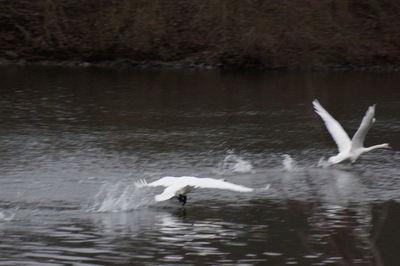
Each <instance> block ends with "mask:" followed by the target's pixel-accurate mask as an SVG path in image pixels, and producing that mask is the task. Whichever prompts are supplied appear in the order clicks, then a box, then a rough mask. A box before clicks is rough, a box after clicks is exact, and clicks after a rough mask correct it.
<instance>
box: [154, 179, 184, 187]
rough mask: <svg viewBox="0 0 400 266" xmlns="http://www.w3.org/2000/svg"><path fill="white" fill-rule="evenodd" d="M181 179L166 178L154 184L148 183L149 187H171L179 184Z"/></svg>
mask: <svg viewBox="0 0 400 266" xmlns="http://www.w3.org/2000/svg"><path fill="white" fill-rule="evenodd" d="M179 179H180V177H175V176H164V177H162V178H160V179H158V180H156V181H154V182H151V183H148V184H147V186H149V187H169V186H172V185H174V184H176V183H177V182H178V180H179Z"/></svg>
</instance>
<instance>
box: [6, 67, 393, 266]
mask: <svg viewBox="0 0 400 266" xmlns="http://www.w3.org/2000/svg"><path fill="white" fill-rule="evenodd" d="M399 84H400V75H399V74H390V73H385V74H371V73H267V74H257V73H247V74H244V73H219V72H214V71H204V72H196V71H173V70H169V71H165V70H164V71H138V70H104V69H103V70H102V69H65V68H38V67H35V68H19V67H3V68H1V71H0V97H1V98H0V121H1V127H0V144H1V146H0V170H1V172H0V265H31V264H33V265H35V264H37V265H65V264H76V265H109V264H114V265H115V264H118V265H123V264H139V265H140V264H147V265H152V264H168V265H177V264H179V265H193V264H196V265H198V264H213V265H237V264H241V265H398V263H399V261H400V252H399V250H400V229H399V228H400V227H399V224H400V204H399V202H400V174H399V173H400V163H399V162H400V152H399V151H398V149H399V148H398V147H399V146H400V134H399V132H400V120H399V117H400V87H399ZM314 98H318V99H319V100H320V102H321V104H322V105H323V106H325V107H326V109H327V110H328V111H329V112H330V113H331V114H332V115H333V116H334V117H336V118H337V119H338V120H339V121H340V122H341V123H342V124H343V126H344V127H345V129H347V130H348V131H349V133H350V134H351V135H352V134H353V132H354V131H355V130H356V129H357V127H358V124H359V122H360V121H361V118H362V116H363V115H364V113H365V111H366V109H367V107H368V106H369V105H371V104H374V103H376V104H377V107H376V117H377V122H376V123H375V125H374V127H373V128H372V129H371V131H370V132H369V134H368V136H367V141H366V144H367V145H373V144H379V143H383V142H389V143H390V144H391V145H392V146H393V148H394V149H393V150H391V151H388V150H376V151H373V152H371V153H368V154H366V155H363V156H362V157H361V158H360V160H359V161H357V162H356V163H355V164H354V165H350V164H342V165H337V166H333V167H327V168H326V167H325V168H324V167H321V166H319V163H318V162H319V161H320V160H321V158H323V157H325V158H327V157H329V156H330V155H333V154H334V153H336V147H335V144H334V142H333V141H332V139H331V137H330V136H329V134H328V133H327V131H326V129H325V126H324V125H323V123H322V121H321V119H320V118H319V117H318V116H317V115H316V114H315V113H314V111H313V109H312V106H311V101H312V100H313V99H314ZM167 175H172V176H181V175H191V176H198V177H215V178H224V179H226V180H227V181H230V182H233V183H237V184H242V185H246V186H249V187H254V188H257V187H264V186H266V185H267V184H270V185H271V188H270V189H269V190H267V191H264V192H256V193H237V192H230V191H222V190H196V191H193V192H192V193H190V194H188V203H187V206H186V208H185V209H182V208H181V207H180V206H179V205H178V202H177V201H175V200H171V201H169V202H162V203H156V202H154V196H155V195H156V194H158V193H159V192H160V191H161V190H160V189H156V188H153V189H150V188H146V189H143V188H141V189H138V188H137V187H135V185H134V183H135V181H137V180H138V179H140V178H146V179H147V180H148V181H153V180H156V179H158V178H160V177H163V176H167Z"/></svg>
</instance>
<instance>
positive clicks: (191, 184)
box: [136, 176, 269, 205]
mask: <svg viewBox="0 0 400 266" xmlns="http://www.w3.org/2000/svg"><path fill="white" fill-rule="evenodd" d="M136 186H137V187H145V186H147V187H158V186H162V187H166V188H165V189H164V191H163V192H162V193H161V194H159V195H156V196H155V200H156V201H164V200H168V199H171V198H173V197H177V198H178V200H179V202H181V203H182V205H185V204H186V198H187V197H186V193H188V192H189V191H190V190H191V189H193V188H215V189H226V190H232V191H238V192H252V191H256V189H254V188H249V187H245V186H242V185H236V184H233V183H229V182H226V181H224V180H222V179H214V178H199V177H194V176H181V177H174V176H165V177H162V178H160V179H159V180H157V181H154V182H151V183H147V182H146V180H144V179H141V180H139V182H137V183H136ZM268 188H269V185H268V186H267V187H265V188H263V189H261V190H267V189H268Z"/></svg>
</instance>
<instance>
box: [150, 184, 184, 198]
mask: <svg viewBox="0 0 400 266" xmlns="http://www.w3.org/2000/svg"><path fill="white" fill-rule="evenodd" d="M189 187H190V186H188V185H187V184H185V183H183V184H179V183H178V184H175V185H172V186H169V187H167V188H166V189H164V191H163V192H162V193H161V194H160V195H156V196H155V200H156V201H164V200H169V199H171V198H173V197H175V196H176V195H178V194H184V192H185V190H187V188H189Z"/></svg>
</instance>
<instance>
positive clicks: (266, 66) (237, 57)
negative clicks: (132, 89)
mask: <svg viewBox="0 0 400 266" xmlns="http://www.w3.org/2000/svg"><path fill="white" fill-rule="evenodd" d="M1 4H2V7H4V8H2V9H1V10H0V64H3V65H5V64H19V65H26V64H28V65H30V64H33V65H60V66H73V67H91V66H96V67H122V68H125V67H140V68H154V67H156V68H158V67H164V68H200V69H209V68H220V69H261V70H355V71H400V24H399V23H397V21H398V14H400V4H398V3H397V2H396V1H379V0H369V1H350V0H340V1H314V0H296V1H290V2H283V1H272V0H270V1H224V0H218V1H211V0H210V1H200V0H194V1H187V0H179V1H162V0H154V1H116V0H110V1H105V0H103V1H96V2H93V1H90V0H84V1H78V0H71V1H60V0H46V1H28V0H13V1H11V0H2V1H1Z"/></svg>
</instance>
